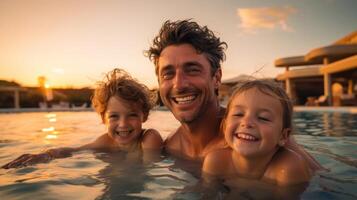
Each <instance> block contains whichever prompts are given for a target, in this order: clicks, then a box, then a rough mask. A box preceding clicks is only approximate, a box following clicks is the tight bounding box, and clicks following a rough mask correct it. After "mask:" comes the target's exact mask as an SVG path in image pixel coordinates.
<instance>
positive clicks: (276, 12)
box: [237, 6, 296, 33]
mask: <svg viewBox="0 0 357 200" xmlns="http://www.w3.org/2000/svg"><path fill="white" fill-rule="evenodd" d="M295 12H296V9H295V8H293V7H290V6H285V7H266V8H238V9H237V15H238V17H240V20H241V24H240V25H239V27H240V28H241V29H243V31H244V32H249V33H255V32H256V31H257V30H258V29H275V28H277V27H280V28H281V29H282V30H283V31H293V29H292V28H291V27H289V26H288V24H287V19H288V17H289V16H290V15H291V14H293V13H295Z"/></svg>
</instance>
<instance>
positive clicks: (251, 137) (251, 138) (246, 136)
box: [237, 133, 258, 141]
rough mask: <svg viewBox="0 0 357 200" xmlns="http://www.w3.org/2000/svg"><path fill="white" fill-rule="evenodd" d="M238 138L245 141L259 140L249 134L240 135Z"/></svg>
mask: <svg viewBox="0 0 357 200" xmlns="http://www.w3.org/2000/svg"><path fill="white" fill-rule="evenodd" d="M237 137H238V138H240V139H244V140H250V141H256V140H258V139H257V138H256V137H254V136H252V135H248V134H243V133H238V134H237Z"/></svg>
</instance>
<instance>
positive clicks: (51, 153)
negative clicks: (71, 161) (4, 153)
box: [1, 147, 77, 169]
mask: <svg viewBox="0 0 357 200" xmlns="http://www.w3.org/2000/svg"><path fill="white" fill-rule="evenodd" d="M75 151H77V148H70V147H62V148H54V149H48V150H46V151H45V152H43V153H39V154H23V155H21V156H19V157H18V158H16V159H15V160H13V161H11V162H9V163H7V164H5V165H3V166H2V167H1V168H4V169H9V168H17V167H25V166H28V165H33V164H37V163H45V162H49V161H50V160H52V159H56V158H66V157H70V156H72V153H73V152H75Z"/></svg>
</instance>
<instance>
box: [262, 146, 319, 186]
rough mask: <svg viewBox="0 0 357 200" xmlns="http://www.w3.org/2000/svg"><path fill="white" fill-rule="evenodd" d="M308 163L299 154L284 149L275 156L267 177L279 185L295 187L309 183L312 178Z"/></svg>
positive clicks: (266, 174)
mask: <svg viewBox="0 0 357 200" xmlns="http://www.w3.org/2000/svg"><path fill="white" fill-rule="evenodd" d="M311 175H312V174H311V172H310V171H309V168H308V165H307V163H306V161H305V160H304V159H303V157H302V156H300V155H299V154H298V153H296V152H294V151H291V150H289V149H286V148H284V149H282V150H280V151H279V152H277V154H276V155H275V156H274V159H273V162H271V163H270V165H269V167H268V169H267V171H266V173H265V176H266V178H268V179H270V180H274V181H275V182H276V183H277V184H278V185H293V184H298V183H303V182H307V181H309V179H310V178H311Z"/></svg>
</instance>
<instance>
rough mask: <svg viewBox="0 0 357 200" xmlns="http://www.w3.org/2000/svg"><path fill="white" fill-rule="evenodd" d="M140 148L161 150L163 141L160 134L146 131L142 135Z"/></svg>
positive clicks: (149, 130)
mask: <svg viewBox="0 0 357 200" xmlns="http://www.w3.org/2000/svg"><path fill="white" fill-rule="evenodd" d="M141 146H142V148H143V149H161V148H162V146H163V140H162V138H161V135H160V133H159V132H158V131H157V130H155V129H146V130H145V131H144V133H143V137H142V141H141Z"/></svg>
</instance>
